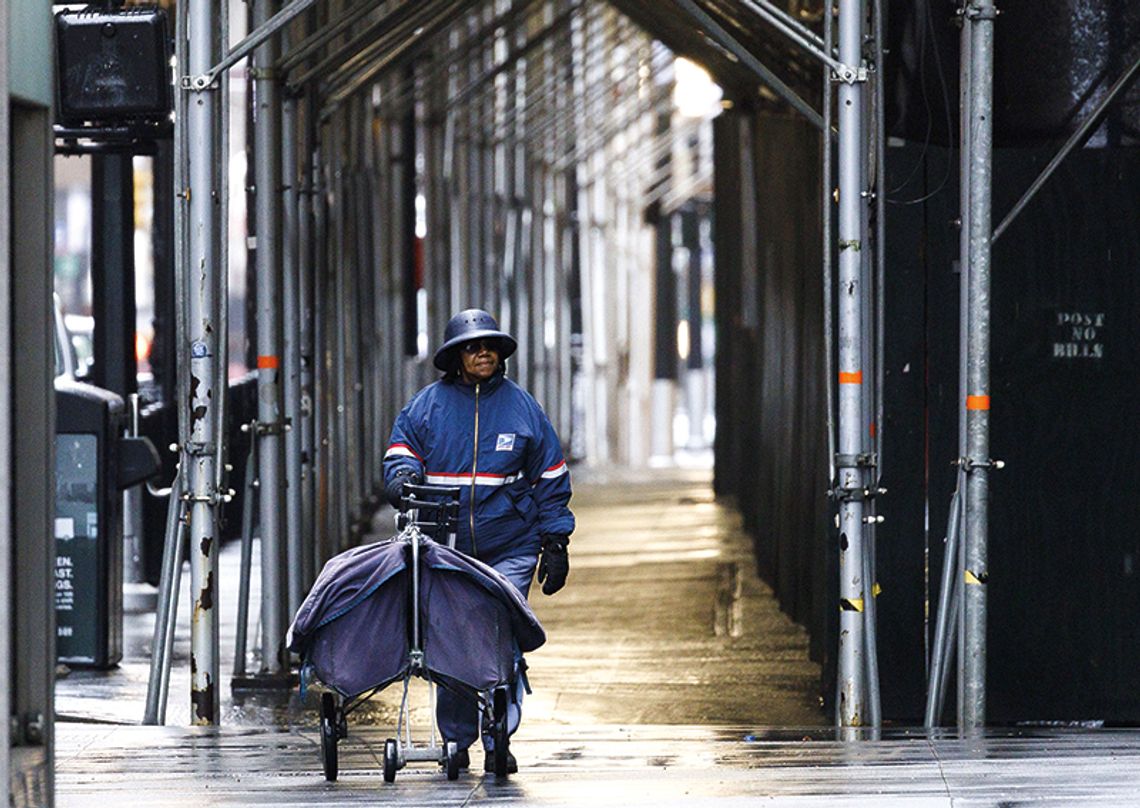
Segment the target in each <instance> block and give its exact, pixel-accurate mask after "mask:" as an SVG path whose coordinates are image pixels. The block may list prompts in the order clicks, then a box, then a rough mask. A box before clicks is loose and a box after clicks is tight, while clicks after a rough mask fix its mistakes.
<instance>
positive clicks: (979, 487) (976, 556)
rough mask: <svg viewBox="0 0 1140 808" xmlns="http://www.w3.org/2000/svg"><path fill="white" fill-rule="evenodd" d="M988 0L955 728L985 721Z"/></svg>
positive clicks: (979, 114)
mask: <svg viewBox="0 0 1140 808" xmlns="http://www.w3.org/2000/svg"><path fill="white" fill-rule="evenodd" d="M996 14H997V12H996V9H995V8H994V3H993V0H971V2H970V3H969V5H968V6H967V7H966V25H967V29H966V33H965V34H964V35H967V36H969V38H970V90H969V97H968V104H969V107H968V110H967V111H968V113H969V117H968V122H967V125H968V126H969V128H970V163H969V167H970V173H969V177H968V182H969V196H968V203H969V224H968V226H969V231H968V232H969V255H968V259H969V260H968V264H969V271H970V276H969V277H970V283H969V315H968V336H967V356H966V390H965V394H966V410H965V412H966V455H965V457H964V458H963V459H962V462H963V463H965V470H966V502H965V511H964V514H965V536H964V541H963V549H964V553H965V556H964V568H963V571H962V575H963V583H964V584H965V588H964V593H965V597H964V599H963V613H964V620H965V623H964V626H963V629H964V632H963V641H964V644H965V645H964V654H963V659H962V688H961V691H962V703H961V705H960V707H959V728H960V729H961V730H964V731H968V730H973V729H976V728H978V727H981V726H983V725H984V724H985V722H986V582H987V579H988V577H989V575H988V568H987V546H986V545H987V540H988V518H989V469H990V466H991V465H992V461H991V460H990V458H989V451H990V448H989V409H990V236H991V223H990V214H991V211H990V197H991V194H990V191H991V183H992V174H993V21H994V17H995V16H996Z"/></svg>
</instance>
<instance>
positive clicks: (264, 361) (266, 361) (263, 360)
mask: <svg viewBox="0 0 1140 808" xmlns="http://www.w3.org/2000/svg"><path fill="white" fill-rule="evenodd" d="M279 364H280V360H278V358H277V357H276V356H259V357H257V368H258V370H261V369H263V368H264V369H267V370H275V369H276V368H277V367H278V366H279Z"/></svg>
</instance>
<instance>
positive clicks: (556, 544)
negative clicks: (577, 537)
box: [538, 536, 570, 595]
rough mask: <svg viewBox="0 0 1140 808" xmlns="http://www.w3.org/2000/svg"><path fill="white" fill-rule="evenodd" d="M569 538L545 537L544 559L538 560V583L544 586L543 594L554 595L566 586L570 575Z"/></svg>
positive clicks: (543, 541)
mask: <svg viewBox="0 0 1140 808" xmlns="http://www.w3.org/2000/svg"><path fill="white" fill-rule="evenodd" d="M569 543H570V538H569V537H568V536H543V537H542V557H541V558H539V560H538V582H539V583H540V584H542V594H544V595H553V594H554V593H555V592H557V591H558V590H559V589H561V588H562V587H564V586H566V576H567V575H569V574H570V555H569V553H567V552H566V545H567V544H569Z"/></svg>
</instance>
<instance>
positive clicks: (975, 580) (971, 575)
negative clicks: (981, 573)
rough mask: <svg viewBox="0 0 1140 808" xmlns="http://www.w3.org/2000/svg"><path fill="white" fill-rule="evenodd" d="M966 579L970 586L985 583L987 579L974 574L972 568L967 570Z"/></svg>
mask: <svg viewBox="0 0 1140 808" xmlns="http://www.w3.org/2000/svg"><path fill="white" fill-rule="evenodd" d="M965 580H966V583H967V584H969V585H970V586H981V585H982V584H984V583H985V581H983V580H981V579H980V578H978V576H977V575H974V573H973V572H972V571H970V570H966V571H965Z"/></svg>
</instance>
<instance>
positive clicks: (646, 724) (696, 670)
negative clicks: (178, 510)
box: [17, 470, 1140, 808]
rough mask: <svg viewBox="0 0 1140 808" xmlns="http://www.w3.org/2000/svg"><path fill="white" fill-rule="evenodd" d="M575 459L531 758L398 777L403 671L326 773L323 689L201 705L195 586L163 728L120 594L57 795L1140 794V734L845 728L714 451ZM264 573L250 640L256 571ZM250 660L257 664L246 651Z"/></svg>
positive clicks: (273, 798) (364, 709) (616, 797)
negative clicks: (605, 468)
mask: <svg viewBox="0 0 1140 808" xmlns="http://www.w3.org/2000/svg"><path fill="white" fill-rule="evenodd" d="M575 477H576V479H575V490H576V493H575V498H574V502H573V506H574V508H575V511H576V513H577V516H578V522H579V528H578V530H577V532H576V533H575V535H574V537H573V539H572V543H571V574H570V579H569V583H568V585H567V587H566V589H564V590H563V591H562V592H560V593H558V594H557V595H555V596H554V597H550V598H548V597H545V596H543V595H542V594H541V593H539V592H538V591H537V590H536V591H535V592H534V594H533V595H532V603H533V605H534V607H535V609H536V611H537V613H538V615H539V617H540V618H541V619H542V621H543V624H544V626H545V627H546V629H547V633H548V637H549V640H548V642H547V644H546V645H545V646H544V647H543V648H541V649H539V650H538V651H536V652H535V653H533V654H530V655H528V659H529V662H530V679H531V683H532V685H533V687H534V693H533V695H532V696H528V697H527V700H526V703H525V708H524V711H525V718H524V721H523V725H522V727H521V729H520V731H519V733H518V734H517V735H516V736H515V737H514V739H513V742H512V751H513V752H514V753H515V754H516V755H517V757H518V760H519V764H520V771H519V773H518V774H517V775H513V776H512V777H511V778H509V779H507V780H505V781H498V780H496V778H494V777H493V776H491V775H484V774H483V761H482V753H481V752H480V751H477V750H473V753H472V761H471V762H472V768H471V770H470V771H469V772H465V773H463V774H461V776H460V777H459V779H458V780H457V781H455V782H448V781H447V780H446V778H445V777H444V776H443V774H442V773H441V772H440V770H439V768H438V766H435V765H429V764H411V765H409V766H408V767H407V768H405V769H403V770H401V772H400V773H399V775H398V777H397V779H396V782H395V783H394V784H391V785H388V784H385V783H384V782H383V778H382V765H383V764H382V761H383V747H384V742H385V739H386V738H389V737H392V736H393V735H394V727H395V723H396V718H397V711H398V705H399V698H400V687H399V686H398V685H393V686H389V687H388V688H387V689H386V690H384V691H383V692H382V693H380V694H378V695H377V696H376V697H374V698H373V699H371V700H369V701H368V702H366V703H364V704H362V705H361V706H360V707H359V708H358V709H357V710H356V711H354V712H353V713H352V715H351V716H350V718H349V722H348V724H349V732H348V737H347V738H346V739H345V740H343V741H341V743H340V746H339V750H340V755H339V756H340V771H341V774H340V777H339V779H338V780H337V782H335V783H327V782H325V780H324V778H323V776H322V775H321V759H320V753H319V745H320V741H319V736H318V733H317V730H316V711H315V706H316V699H315V694H314V692H313V691H310V694H309V696H308V698H307V699H306V700H304V701H302V700H301V699H300V697H299V694H298V692H297V690H296V689H295V688H294V689H292V690H288V691H276V692H259V691H252V692H249V691H237V692H233V691H231V689H230V688H229V687H225V688H223V691H222V692H223V703H222V709H223V718H222V726H221V727H219V728H193V727H189V726H187V725H188V723H189V712H190V711H189V672H188V669H187V658H188V649H189V625H188V617H187V616H186V615H185V612H186V610H185V608H183V609H182V611H183V615H182V616H181V622H180V624H179V631H178V636H177V640H176V644H175V670H174V672H173V674H172V678H171V684H170V702H169V709H168V714H167V726H165V727H143V726H138V724H139V722H140V720H141V718H142V715H143V710H144V705H145V697H146V686H147V677H148V673H149V667H148V660H149V652H150V649H149V646H150V641H151V640H150V635H151V630H152V626H153V617H152V616H151V615H146V614H131V615H128V616H127V619H126V621H125V634H126V637H127V656H126V659H125V660H124V662H123V664H122V665H121V666H120V667H119V668H118V669H116V670H113V671H105V672H97V671H80V670H76V671H72V672H70V673H68V674H67V675H65V676H62V677H61V678H60V679H59V682H58V685H57V712H58V714H59V719H60V720H59V721H58V722H57V724H56V737H57V747H56V760H57V765H56V784H57V804H58V805H61V806H90V805H104V804H106V803H108V802H114V803H116V804H120V805H147V806H202V805H234V806H236V805H286V806H288V805H297V806H301V805H304V806H325V805H329V806H331V805H337V806H341V805H356V804H359V805H374V804H376V803H377V802H380V801H383V802H384V803H391V804H395V805H456V806H458V805H470V804H473V803H479V804H482V803H492V804H503V805H507V804H509V805H540V806H545V805H575V806H582V805H585V806H591V808H592V806H602V805H647V806H648V805H653V806H657V805H695V804H701V805H703V804H715V805H755V804H757V803H758V802H760V801H761V800H772V799H777V800H779V801H781V802H785V801H792V802H794V804H795V805H797V806H804V805H818V806H828V808H837V806H847V805H891V804H898V805H902V804H906V805H938V806H950V805H954V806H960V805H993V804H1002V805H1018V804H1023V803H1032V804H1033V805H1035V806H1040V805H1058V806H1059V805H1077V804H1081V805H1084V804H1090V803H1095V802H1098V801H1100V802H1104V803H1112V804H1118V805H1140V777H1137V776H1136V772H1138V771H1140V733H1136V732H1131V731H1125V730H1105V729H1101V730H1094V731H1088V730H1066V729H1049V728H1038V729H1026V730H1010V731H992V732H987V733H986V734H984V735H981V736H978V737H974V738H967V739H960V738H957V737H956V736H955V735H954V734H953V733H950V732H943V733H939V734H936V735H934V736H928V735H926V734H925V733H922V732H920V731H916V730H913V729H905V728H892V729H890V730H884V731H883V732H882V733H881V735H880V736H879V737H878V739H877V740H871V741H865V740H857V739H856V738H854V737H851V732H850V731H847V732H844V733H840V732H838V731H837V730H836V729H835V728H834V727H832V726H830V717H829V716H827V715H825V714H824V713H823V712H822V711H821V709H820V706H819V697H818V688H819V678H820V677H819V669H818V666H817V665H816V664H815V663H813V662H811V661H810V659H809V657H808V642H807V636H806V634H805V632H804V631H803V630H802V629H801V628H800V627H798V626H796V625H794V624H792V623H791V622H790V621H789V620H788V619H787V617H786V616H785V615H783V614H782V613H781V612H780V610H779V608H778V607H777V605H776V603H775V600H774V599H773V597H772V594H771V591H770V590H769V589H768V587H767V586H765V585H764V584H763V583H762V582H760V581H759V580H758V578H757V577H756V575H755V574H754V572H753V569H754V566H753V561H752V558H751V552H750V551H751V542H750V539H749V538H748V537H747V536H746V535H745V534H744V533H743V531H742V530H741V528H740V523H739V518H738V517H737V515H736V514H735V512H734V511H733V510H732V509H731V508H728V507H725V506H724V505H723V504H721V503H718V502H716V501H715V500H714V498H713V496H712V492H711V487H710V485H709V481H708V474H707V472H694V471H677V470H673V471H669V472H665V471H650V472H643V473H641V476H640V477H639V478H637V479H634V478H631V477H629V476H610V477H604V476H602V475H600V474H596V473H595V474H593V475H587V474H583V473H579V472H575ZM381 520H382V523H386V524H390V521H389V520H390V516H389V517H381ZM382 532H383V531H382ZM237 556H238V554H237V548H236V547H233V546H231V547H227V548H225V550H224V551H223V553H222V556H221V578H222V580H223V586H222V587H220V590H221V592H222V594H223V598H224V597H225V596H226V595H229V596H230V597H231V598H232V597H233V594H232V593H234V592H236V590H237V587H236V583H234V584H233V585H228V584H225V582H226V581H233V582H236V575H237V567H238V564H237V561H238V558H237ZM256 568H257V567H256V565H255V567H254V569H256ZM185 577H188V576H185ZM252 583H253V588H254V594H253V603H254V604H255V606H254V608H253V609H252V610H251V611H252V612H253V617H251V623H250V637H251V642H252V641H253V639H254V638H256V637H257V626H256V614H257V611H258V610H257V608H256V604H257V602H258V601H257V597H258V596H257V588H258V581H257V576H256V575H255V576H254V580H253V582H252ZM181 603H182V604H183V607H185V604H186V603H187V593H186V592H185V591H184V592H183V595H182V598H181ZM221 614H222V624H221V649H222V670H223V676H224V679H225V680H226V681H228V679H229V675H228V674H229V672H230V671H231V670H232V656H233V644H234V634H235V622H236V621H235V614H236V604H235V603H234V602H233V601H232V600H230V601H227V600H225V599H223V601H222V603H221ZM248 662H249V667H250V669H251V670H256V669H257V668H256V665H257V660H256V657H255V655H254V654H251V655H250V657H249V660H248ZM430 713H431V705H430V698H429V692H428V689H427V686H426V684H425V683H423V682H420V681H418V680H417V681H414V682H413V683H412V724H413V729H414V736H415V738H416V739H417V740H418V741H425V740H426V738H427V736H426V730H427V728H428V727H429V726H430ZM859 734H860V735H863V736H867V735H869V733H868V732H866V731H864V732H862V733H859ZM33 791H34V789H29V791H28V792H27V793H29V794H31V793H32V792H33ZM17 804H35V799H34V798H23V801H22V802H21V800H20V799H17Z"/></svg>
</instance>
